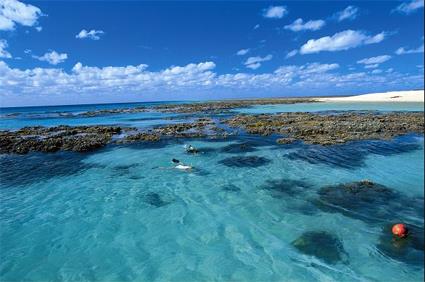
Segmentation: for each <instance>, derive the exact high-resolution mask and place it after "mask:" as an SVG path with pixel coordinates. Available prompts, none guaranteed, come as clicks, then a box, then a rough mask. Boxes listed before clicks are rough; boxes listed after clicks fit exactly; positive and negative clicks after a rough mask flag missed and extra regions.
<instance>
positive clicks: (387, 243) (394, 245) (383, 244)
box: [377, 224, 424, 266]
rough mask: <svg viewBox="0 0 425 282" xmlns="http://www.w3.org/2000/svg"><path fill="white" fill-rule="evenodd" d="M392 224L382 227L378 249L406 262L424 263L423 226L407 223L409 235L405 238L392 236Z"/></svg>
mask: <svg viewBox="0 0 425 282" xmlns="http://www.w3.org/2000/svg"><path fill="white" fill-rule="evenodd" d="M391 227H392V224H388V225H386V226H385V227H383V228H382V233H381V236H380V237H379V243H378V245H377V248H378V250H379V251H380V252H381V253H383V254H384V255H386V256H388V257H390V258H392V259H395V260H398V261H400V262H404V263H407V264H412V265H417V266H421V265H423V263H424V228H423V227H417V226H414V225H408V228H409V235H408V236H407V237H406V238H397V237H394V236H393V235H392V233H391Z"/></svg>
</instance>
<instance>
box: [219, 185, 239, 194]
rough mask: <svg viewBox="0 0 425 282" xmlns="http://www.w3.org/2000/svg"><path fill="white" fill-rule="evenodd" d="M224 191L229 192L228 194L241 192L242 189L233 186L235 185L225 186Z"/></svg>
mask: <svg viewBox="0 0 425 282" xmlns="http://www.w3.org/2000/svg"><path fill="white" fill-rule="evenodd" d="M222 189H223V190H224V191H227V192H239V191H241V188H239V187H238V186H236V185H233V184H229V185H224V186H222Z"/></svg>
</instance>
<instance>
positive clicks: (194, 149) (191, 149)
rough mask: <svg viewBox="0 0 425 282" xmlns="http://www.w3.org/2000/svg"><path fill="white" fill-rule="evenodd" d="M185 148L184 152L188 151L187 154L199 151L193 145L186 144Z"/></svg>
mask: <svg viewBox="0 0 425 282" xmlns="http://www.w3.org/2000/svg"><path fill="white" fill-rule="evenodd" d="M185 149H186V152H187V153H189V154H197V153H199V150H198V149H196V148H195V147H193V146H192V145H190V144H189V145H186V146H185Z"/></svg>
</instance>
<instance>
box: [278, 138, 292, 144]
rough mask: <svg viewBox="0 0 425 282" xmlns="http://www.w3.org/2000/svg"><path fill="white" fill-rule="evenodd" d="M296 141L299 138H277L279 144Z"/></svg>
mask: <svg viewBox="0 0 425 282" xmlns="http://www.w3.org/2000/svg"><path fill="white" fill-rule="evenodd" d="M296 141H297V139H295V138H288V137H285V138H279V139H277V140H276V143H278V144H292V143H295V142H296Z"/></svg>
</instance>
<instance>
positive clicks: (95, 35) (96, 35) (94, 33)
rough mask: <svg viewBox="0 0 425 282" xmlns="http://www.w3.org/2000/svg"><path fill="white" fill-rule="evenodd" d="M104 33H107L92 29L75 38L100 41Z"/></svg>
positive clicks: (80, 33)
mask: <svg viewBox="0 0 425 282" xmlns="http://www.w3.org/2000/svg"><path fill="white" fill-rule="evenodd" d="M104 33H105V32H104V31H103V30H94V29H92V30H90V31H87V30H85V29H83V30H81V31H80V32H79V33H78V34H77V35H76V36H75V38H78V39H85V38H88V39H92V40H99V39H100V36H101V35H103V34H104Z"/></svg>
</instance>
